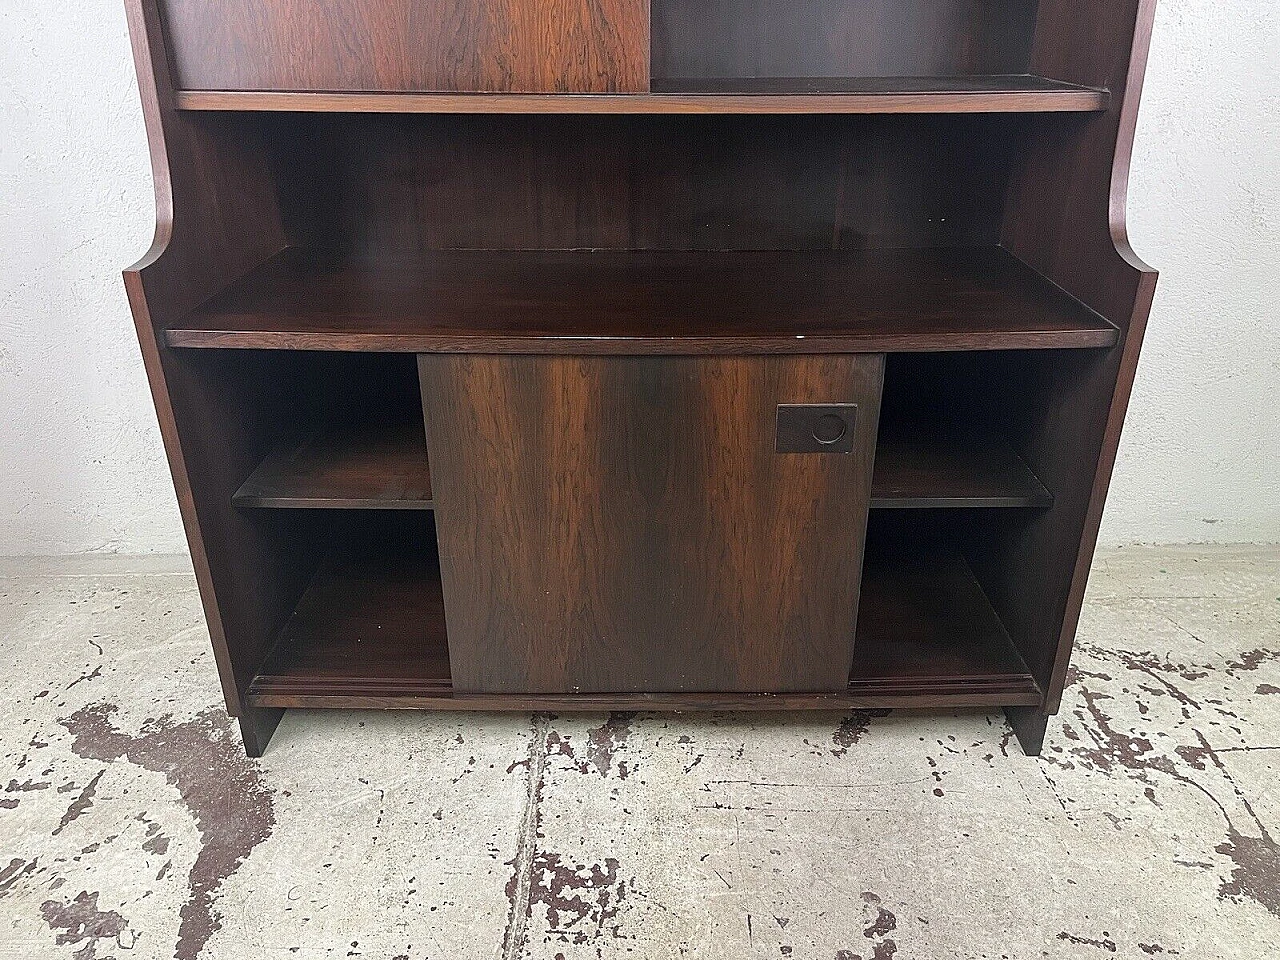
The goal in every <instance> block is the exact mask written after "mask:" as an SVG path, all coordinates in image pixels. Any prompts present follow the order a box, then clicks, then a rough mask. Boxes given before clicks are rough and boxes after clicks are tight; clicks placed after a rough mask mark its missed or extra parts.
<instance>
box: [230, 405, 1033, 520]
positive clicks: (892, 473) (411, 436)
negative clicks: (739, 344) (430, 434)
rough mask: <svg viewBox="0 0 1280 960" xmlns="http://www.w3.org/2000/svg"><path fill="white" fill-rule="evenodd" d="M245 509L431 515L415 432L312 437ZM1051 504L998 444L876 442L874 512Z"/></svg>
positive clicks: (260, 483) (246, 487)
mask: <svg viewBox="0 0 1280 960" xmlns="http://www.w3.org/2000/svg"><path fill="white" fill-rule="evenodd" d="M234 500H235V503H236V504H237V505H238V506H241V507H246V508H280V509H329V510H431V509H433V508H434V506H435V503H434V501H433V500H432V499H431V473H430V470H429V469H428V466H427V448H426V442H425V440H424V439H423V431H422V424H421V423H417V424H400V423H395V424H390V425H388V424H382V423H377V424H359V425H356V426H350V425H344V426H338V427H334V428H321V429H318V430H313V431H311V432H309V433H308V434H307V435H306V436H304V437H303V438H302V439H301V440H289V441H286V442H285V443H282V444H281V445H280V446H279V447H277V448H276V449H275V450H274V451H272V452H271V453H270V454H269V455H268V456H267V458H266V459H265V460H263V462H262V464H261V465H260V466H259V467H258V469H257V470H255V471H254V472H253V475H252V476H251V477H249V479H248V480H246V481H245V482H244V484H243V485H242V486H241V487H240V489H239V490H237V491H236V494H235V497H234ZM1052 503H1053V497H1052V496H1051V495H1050V494H1049V491H1047V490H1046V489H1045V488H1044V485H1043V484H1041V483H1040V481H1039V480H1038V479H1036V476H1035V474H1033V473H1032V472H1031V471H1030V469H1028V467H1027V465H1026V464H1025V463H1023V461H1022V459H1021V458H1020V457H1019V456H1018V454H1017V453H1016V452H1015V451H1014V450H1013V448H1012V447H1011V446H1010V445H1009V444H1008V442H1006V441H1004V440H1001V439H998V438H996V437H991V436H987V437H969V436H955V437H948V436H943V435H938V434H937V433H936V431H927V430H924V431H920V432H919V433H917V434H913V435H911V436H906V437H896V438H895V437H885V436H883V435H882V436H881V438H880V441H879V442H878V443H877V445H876V457H875V473H874V476H873V478H872V482H871V508H872V509H873V510H874V509H899V510H928V509H939V508H956V507H1048V506H1050V505H1051V504H1052Z"/></svg>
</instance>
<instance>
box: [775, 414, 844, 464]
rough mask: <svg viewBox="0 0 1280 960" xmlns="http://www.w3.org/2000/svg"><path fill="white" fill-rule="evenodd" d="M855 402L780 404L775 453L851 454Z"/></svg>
mask: <svg viewBox="0 0 1280 960" xmlns="http://www.w3.org/2000/svg"><path fill="white" fill-rule="evenodd" d="M857 418H858V405H857V404H856V403H780V404H778V426H777V435H776V440H775V447H774V449H775V450H776V451H777V452H778V453H852V452H853V444H854V426H855V424H856V423H857Z"/></svg>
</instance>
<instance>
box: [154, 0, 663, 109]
mask: <svg viewBox="0 0 1280 960" xmlns="http://www.w3.org/2000/svg"><path fill="white" fill-rule="evenodd" d="M164 10H165V24H166V27H167V30H168V38H169V45H170V49H171V51H172V56H173V62H174V65H175V71H176V74H177V77H176V79H177V86H178V87H179V88H185V89H205V90H317V91H335V90H351V91H362V92H363V91H374V90H386V91H390V90H397V91H404V90H423V91H431V90H436V91H503V92H508V93H511V92H535V91H536V92H571V91H578V92H587V91H596V92H606V91H642V90H645V89H647V87H648V83H649V5H648V3H647V2H646V0H484V2H477V0H328V2H326V3H317V2H315V0H219V2H217V3H209V2H207V0H165V3H164Z"/></svg>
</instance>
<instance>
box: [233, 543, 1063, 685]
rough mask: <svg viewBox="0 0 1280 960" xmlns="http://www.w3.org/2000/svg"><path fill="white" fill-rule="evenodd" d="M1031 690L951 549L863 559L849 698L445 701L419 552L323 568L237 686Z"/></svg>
mask: <svg viewBox="0 0 1280 960" xmlns="http://www.w3.org/2000/svg"><path fill="white" fill-rule="evenodd" d="M1039 699H1040V691H1039V688H1038V687H1037V686H1036V684H1035V681H1034V680H1033V679H1032V677H1031V675H1030V673H1029V672H1028V670H1027V667H1026V665H1025V664H1024V663H1023V662H1022V659H1021V657H1020V656H1019V655H1018V653H1017V651H1016V650H1015V649H1014V646H1013V644H1012V642H1011V641H1010V640H1009V637H1008V635H1007V634H1006V633H1005V631H1004V629H1003V627H1001V625H1000V621H999V620H998V619H997V617H996V615H995V613H994V612H993V611H992V609H991V606H990V604H988V603H987V602H986V598H985V597H984V596H983V593H982V590H981V589H980V588H979V587H978V584H977V583H976V581H975V580H974V579H973V576H972V574H971V573H970V572H969V570H968V568H967V567H966V565H965V563H964V561H963V560H962V559H961V558H960V556H959V555H958V554H955V553H953V552H947V551H939V552H936V553H932V554H926V555H923V556H920V557H913V558H910V559H899V560H896V561H893V562H888V563H881V564H869V565H868V568H867V571H866V573H865V575H864V583H863V594H862V603H861V612H860V614H859V619H858V630H857V641H856V645H855V648H854V666H853V671H852V674H851V676H850V681H849V689H848V693H847V694H845V695H838V694H833V695H830V696H826V697H814V696H812V695H791V696H788V695H767V694H755V695H749V694H742V695H733V694H702V695H699V694H684V695H679V696H669V697H664V696H663V695H661V694H636V695H616V696H615V695H605V694H596V695H590V696H582V697H580V698H576V699H575V700H574V701H572V702H567V701H566V700H565V699H564V698H562V697H555V696H541V697H540V696H537V695H516V696H505V697H504V696H484V695H465V696H463V695H455V694H454V693H453V689H452V684H451V681H450V673H449V652H448V640H447V634H446V630H445V622H444V603H443V599H442V596H441V587H440V575H439V569H438V566H437V565H436V563H435V561H434V559H433V558H432V557H431V555H430V553H429V552H428V551H425V550H424V551H420V552H417V553H414V552H408V553H406V552H397V553H395V554H394V555H387V554H379V553H378V552H377V551H373V552H370V551H368V550H365V551H363V552H359V553H357V554H355V555H347V554H338V555H335V556H333V557H330V558H329V559H328V560H326V561H325V562H324V563H323V564H322V566H321V568H320V570H319V572H318V573H317V574H316V577H315V580H314V581H313V582H312V584H311V586H310V587H309V588H308V589H307V592H306V594H305V595H304V596H303V598H302V600H301V601H300V602H299V604H298V607H297V610H296V611H295V612H294V614H293V616H292V617H291V618H290V620H289V622H288V624H287V625H286V626H285V628H284V630H283V632H282V634H281V637H280V640H279V642H278V643H277V644H276V646H275V649H274V651H273V652H272V654H271V656H270V657H269V658H268V660H267V662H266V664H265V665H264V666H263V668H262V669H261V671H260V672H259V673H258V675H257V676H256V677H255V678H254V680H253V683H252V684H251V686H250V688H249V702H250V703H252V704H254V705H256V706H263V707H272V706H276V707H279V706H286V707H360V706H390V707H394V706H403V707H423V708H432V709H450V708H457V709H463V708H468V707H475V706H476V705H477V702H478V701H490V702H492V704H493V706H494V707H500V706H501V707H523V708H528V709H540V708H544V707H545V708H550V707H553V706H554V708H555V709H557V710H569V709H573V710H599V709H609V708H610V707H618V708H625V707H627V706H636V705H640V706H644V705H650V706H654V707H657V706H659V705H661V704H663V703H665V702H667V701H669V702H670V705H673V706H679V707H681V708H683V709H749V710H750V709H759V710H768V709H784V708H786V709H790V708H804V707H807V708H817V709H840V708H843V707H856V706H902V707H910V706H939V705H944V706H945V705H953V706H964V705H968V706H1016V705H1031V704H1036V703H1038V702H1039Z"/></svg>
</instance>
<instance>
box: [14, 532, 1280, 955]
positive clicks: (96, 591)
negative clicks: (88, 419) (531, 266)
mask: <svg viewBox="0 0 1280 960" xmlns="http://www.w3.org/2000/svg"><path fill="white" fill-rule="evenodd" d="M0 573H8V574H11V575H9V576H0V669H3V671H4V676H5V678H6V683H5V687H4V691H3V695H2V698H0V751H2V752H3V758H2V759H0V957H5V958H9V957H14V958H23V960H31V958H43V957H59V958H62V957H74V958H77V960H90V958H97V960H103V958H108V957H112V958H117V960H124V958H135V960H143V958H167V957H179V958H185V960H194V958H196V957H201V958H206V960H215V958H274V957H281V958H285V957H288V958H293V957H301V958H321V957H323V958H330V957H334V958H336V957H372V958H380V960H392V958H401V960H406V958H407V960H423V958H464V957H465V958H472V957H491V958H514V957H529V958H548V960H551V958H556V957H564V958H566V960H573V958H583V957H593V958H604V957H634V958H666V957H677V956H678V957H696V958H734V960H738V958H754V957H760V958H765V957H786V956H792V957H817V958H822V960H833V958H834V960H854V958H859V960H871V958H877V960H887V958H890V957H895V956H896V957H897V958H899V960H904V958H917V957H918V958H943V957H964V958H971V957H973V958H976V957H1013V958H1026V957H1055V958H1056V957H1063V958H1067V957H1071V958H1075V957H1080V958H1093V957H1134V958H1150V957H1166V956H1167V957H1174V956H1182V957H1194V958H1218V957H1242V958H1249V960H1257V958H1259V957H1262V956H1275V955H1276V953H1275V950H1276V949H1277V947H1276V944H1277V942H1278V941H1280V843H1278V842H1277V839H1276V837H1277V836H1280V789H1278V786H1280V781H1278V780H1277V777H1276V762H1277V760H1278V759H1280V752H1278V751H1280V551H1274V550H1273V551H1265V550H1222V549H1217V550H1205V549H1197V550H1190V549H1186V550H1163V551H1152V550H1126V551H1123V552H1119V553H1111V554H1108V555H1106V556H1104V557H1102V558H1101V559H1100V561H1099V563H1098V566H1097V569H1096V571H1095V575H1094V580H1093V585H1092V588H1091V591H1090V594H1089V600H1088V603H1087V605H1086V610H1085V615H1084V618H1083V622H1082V625H1081V632H1080V643H1079V646H1078V653H1077V657H1076V661H1075V663H1076V666H1075V670H1074V672H1073V674H1072V678H1071V685H1070V689H1069V690H1068V692H1067V697H1066V702H1065V704H1064V708H1063V713H1062V716H1061V717H1060V718H1059V719H1058V720H1055V721H1054V722H1053V723H1051V725H1050V727H1049V737H1048V741H1047V744H1048V745H1047V747H1046V750H1045V755H1044V757H1042V758H1041V759H1039V760H1031V759H1027V758H1026V757H1024V756H1023V755H1022V753H1021V752H1020V751H1019V749H1018V746H1017V743H1016V741H1012V740H1011V736H1010V733H1009V731H1008V728H1007V727H1006V725H1005V723H1004V721H1003V718H1002V717H1000V716H999V715H987V714H984V713H981V712H964V713H960V714H954V715H945V716H920V715H912V714H907V713H902V712H896V713H892V714H888V715H875V716H871V715H853V716H848V715H845V716H840V715H827V714H817V715H801V716H776V717H775V716H769V717H759V716H714V717H699V716H686V717H663V716H654V715H638V716H629V715H620V714H615V715H613V716H610V717H604V716H589V717H582V718H578V717H556V718H547V717H533V718H531V717H529V716H528V715H509V716H500V715H492V714H480V715H445V714H435V715H432V714H413V713H401V714H354V713H348V714H332V713H301V712H291V713H289V714H288V715H286V717H285V720H284V722H283V723H282V724H281V726H280V729H279V730H278V732H277V733H276V736H275V739H274V740H273V742H272V746H271V749H270V750H269V751H268V754H267V756H266V757H265V758H264V759H262V760H261V761H250V760H246V759H245V757H244V754H243V752H242V751H241V749H240V746H239V743H238V739H237V737H236V735H235V731H234V729H233V726H232V723H231V722H230V721H228V719H227V717H226V715H225V713H224V712H223V710H222V708H221V706H219V695H218V686H217V683H216V680H215V678H214V668H213V662H212V656H211V654H210V652H209V649H208V638H207V635H206V633H205V629H204V625H203V622H202V619H201V616H200V610H199V605H198V603H197V599H196V592H195V587H194V583H193V582H192V580H191V578H190V577H189V576H173V575H169V576H159V575H147V576H133V575H131V576H122V575H117V576H103V575H97V576H95V575H87V574H79V575H68V574H67V573H66V571H65V570H64V569H61V568H59V567H57V566H55V567H53V568H51V569H46V570H44V571H43V572H41V571H40V570H39V569H38V567H37V566H36V565H30V564H28V565H16V566H15V565H14V564H12V563H11V564H9V565H8V567H7V568H6V569H5V570H2V571H0Z"/></svg>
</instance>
